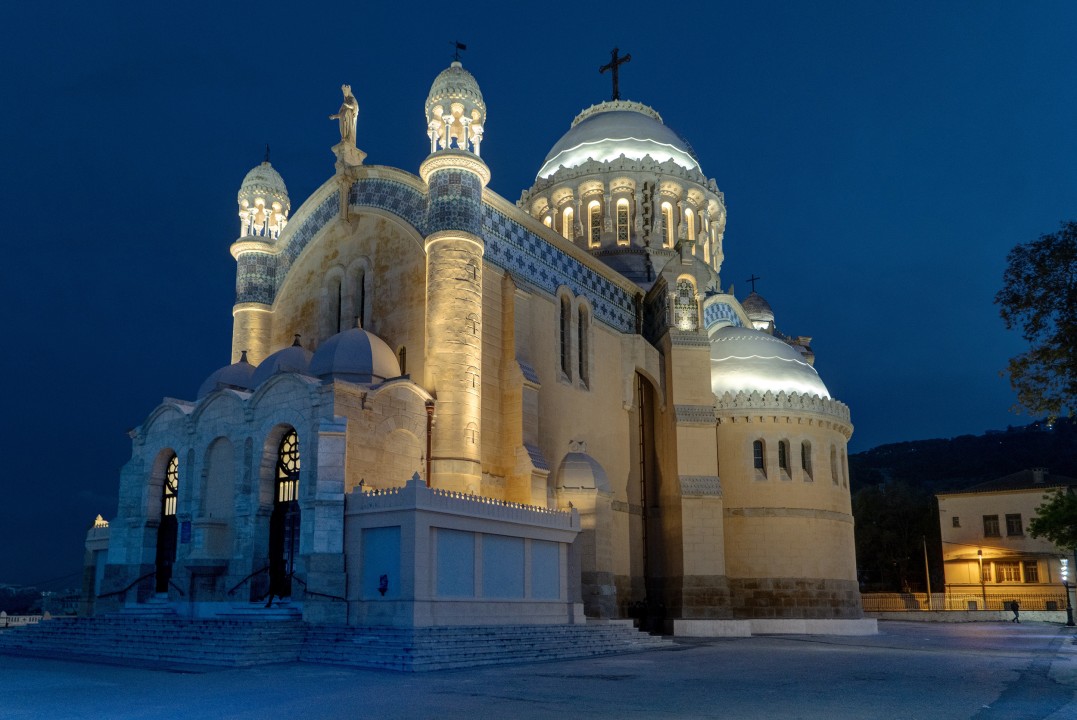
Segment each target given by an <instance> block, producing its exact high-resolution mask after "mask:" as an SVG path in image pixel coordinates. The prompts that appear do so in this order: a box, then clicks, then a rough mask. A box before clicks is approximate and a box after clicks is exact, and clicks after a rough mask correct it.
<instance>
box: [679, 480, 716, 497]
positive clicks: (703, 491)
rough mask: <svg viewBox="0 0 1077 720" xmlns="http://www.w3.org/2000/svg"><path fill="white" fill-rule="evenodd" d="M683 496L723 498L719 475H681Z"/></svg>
mask: <svg viewBox="0 0 1077 720" xmlns="http://www.w3.org/2000/svg"><path fill="white" fill-rule="evenodd" d="M681 495H682V496H684V495H697V496H699V495H702V496H704V497H707V496H709V497H722V482H721V480H719V479H718V476H717V475H681Z"/></svg>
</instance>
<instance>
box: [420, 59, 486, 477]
mask: <svg viewBox="0 0 1077 720" xmlns="http://www.w3.org/2000/svg"><path fill="white" fill-rule="evenodd" d="M426 120H427V133H428V135H429V137H430V150H431V152H430V156H429V157H427V158H426V160H424V161H423V164H422V165H421V166H420V168H419V175H420V176H421V177H422V179H423V182H425V183H426V185H427V187H428V205H427V223H426V226H427V233H428V234H427V237H426V243H425V244H426V377H425V383H426V386H427V388H428V389H429V390H430V391H431V392H432V393H433V394H434V396H435V397H436V398H437V405H436V419H435V425H434V430H433V438H432V448H431V452H430V478H429V479H430V481H431V483H432V484H433V485H435V486H438V487H442V488H448V489H452V490H461V491H468V492H476V493H477V492H478V491H479V489H480V487H479V486H480V480H481V478H482V465H481V437H480V431H481V427H482V418H481V408H482V256H483V248H484V245H483V239H482V236H481V234H480V233H481V228H482V190H483V188H484V187H485V186H486V183H488V182H489V181H490V170H489V168H487V167H486V164H485V163H484V162H483V161H482V160H481V159H480V158H479V145H480V143H481V140H482V135H483V127H484V124H485V122H486V105H485V103H483V100H482V92H480V91H479V86H478V83H476V82H475V78H474V77H472V75H471V73H469V72H468V71H467V70H465V69H464V67H463V65H461V64H460V62H459V61H456V62H453V63H452V65H451V66H450V67H448V68H447V69H446V70H444V71H442V72H441V74H440V75H438V76H437V78H436V79H435V80H434V84H433V85H432V86H431V88H430V95H429V96H428V97H427V99H426Z"/></svg>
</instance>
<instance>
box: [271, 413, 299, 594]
mask: <svg viewBox="0 0 1077 720" xmlns="http://www.w3.org/2000/svg"><path fill="white" fill-rule="evenodd" d="M275 486H276V487H275V490H276V492H275V493H274V497H273V513H272V514H271V515H270V516H269V600H270V602H272V601H273V596H274V595H276V596H278V597H282V598H283V597H289V596H290V595H291V594H292V575H293V573H294V572H295V558H296V555H298V554H299V527H300V525H299V502H298V499H299V436H298V435H297V434H296V432H295V430H289V431H288V432H286V433H284V437H282V438H281V440H280V446H279V447H278V448H277V468H276V478H275Z"/></svg>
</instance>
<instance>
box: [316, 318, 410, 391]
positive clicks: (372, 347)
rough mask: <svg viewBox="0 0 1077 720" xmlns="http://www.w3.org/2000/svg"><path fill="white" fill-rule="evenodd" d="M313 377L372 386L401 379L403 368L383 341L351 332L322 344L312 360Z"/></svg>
mask: <svg viewBox="0 0 1077 720" xmlns="http://www.w3.org/2000/svg"><path fill="white" fill-rule="evenodd" d="M310 374H311V375H315V376H317V377H320V378H322V379H323V380H329V379H333V380H346V381H348V382H356V383H368V384H373V383H380V382H383V381H385V380H386V379H387V378H394V377H399V376H400V364H399V363H398V362H397V359H396V355H395V354H394V353H393V351H392V350H391V349H390V348H389V346H388V345H386V344H385V341H384V340H382V339H381V338H380V337H378V336H377V335H375V334H374V333H371V332H367V331H366V330H363V329H362V328H352V329H351V330H345V331H344V332H342V333H337V334H336V335H334V336H333V337H331V338H329V339H328V340H326V341H325V342H324V343H322V346H321V347H320V348H318V351H317V352H315V353H314V357H312V358H311V361H310Z"/></svg>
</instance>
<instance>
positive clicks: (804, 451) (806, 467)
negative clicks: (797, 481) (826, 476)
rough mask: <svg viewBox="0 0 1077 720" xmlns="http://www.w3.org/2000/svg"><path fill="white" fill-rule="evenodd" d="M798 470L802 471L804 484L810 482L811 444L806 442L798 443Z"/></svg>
mask: <svg viewBox="0 0 1077 720" xmlns="http://www.w3.org/2000/svg"><path fill="white" fill-rule="evenodd" d="M800 469H801V470H803V471H804V482H811V481H812V479H813V478H812V475H811V443H810V442H808V441H807V440H805V441H804V442H802V443H800Z"/></svg>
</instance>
